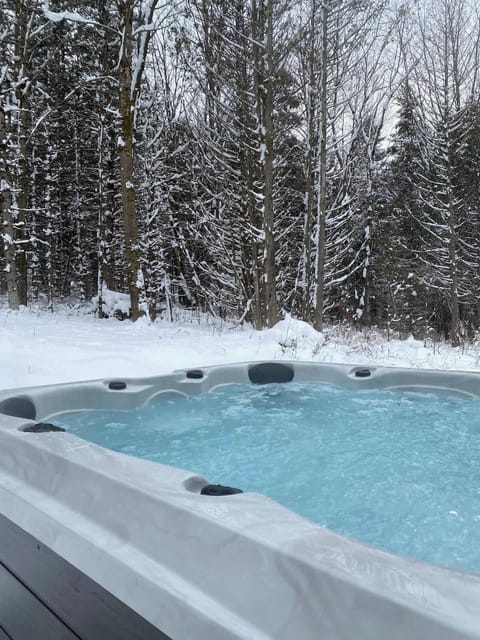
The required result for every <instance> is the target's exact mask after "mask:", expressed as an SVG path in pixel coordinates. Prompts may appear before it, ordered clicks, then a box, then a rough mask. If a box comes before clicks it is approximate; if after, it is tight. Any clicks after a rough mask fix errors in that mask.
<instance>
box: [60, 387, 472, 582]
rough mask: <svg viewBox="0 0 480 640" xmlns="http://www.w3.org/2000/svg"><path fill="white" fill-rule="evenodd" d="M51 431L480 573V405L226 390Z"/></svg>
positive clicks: (356, 394) (67, 418)
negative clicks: (64, 431) (199, 476)
mask: <svg viewBox="0 0 480 640" xmlns="http://www.w3.org/2000/svg"><path fill="white" fill-rule="evenodd" d="M57 423H58V424H61V425H63V426H65V427H66V428H67V430H68V431H70V432H72V433H75V434H77V435H79V436H80V437H82V438H85V439H86V440H90V441H92V442H96V443H97V444H100V445H102V446H104V447H107V448H109V449H113V450H115V451H121V452H123V453H127V454H130V455H133V456H138V457H140V458H146V459H147V460H154V461H156V462H162V463H165V464H169V465H173V466H177V467H182V468H184V469H188V470H191V471H194V472H196V473H199V474H202V475H204V476H205V477H206V478H207V479H208V480H209V482H211V483H214V484H216V483H220V484H226V485H230V486H234V487H239V488H241V489H243V490H244V491H255V492H258V493H263V494H266V495H268V496H270V497H271V498H273V499H275V500H277V501H278V502H280V503H281V504H283V505H284V506H286V507H288V508H290V509H292V510H293V511H296V512H297V513H299V514H301V515H303V516H305V517H306V518H309V519H310V520H313V521H314V522H317V523H318V524H320V525H324V526H326V527H328V528H329V529H332V530H333V531H337V532H338V533H342V534H344V535H347V536H351V537H353V538H356V539H358V540H363V541H365V542H368V543H370V544H372V545H375V546H378V547H382V548H384V549H388V550H389V551H393V552H395V553H398V554H401V555H405V556H412V557H415V558H420V559H423V560H427V561H429V562H433V563H436V564H441V565H446V566H449V567H453V568H457V569H463V570H466V571H476V572H480V545H479V544H478V541H479V537H480V401H479V400H469V399H461V398H456V397H445V396H443V397H441V396H436V395H433V394H431V395H429V394H416V393H406V392H389V391H381V390H378V391H368V392H367V391H346V390H342V389H337V388H333V387H329V386H323V385H314V384H299V383H290V384H286V385H266V386H249V385H229V386H224V387H220V388H218V389H215V390H214V391H212V392H211V393H208V394H203V395H200V396H193V397H183V396H179V397H175V398H170V399H163V400H161V401H158V402H157V403H156V404H154V405H151V406H148V407H142V408H139V409H135V410H131V411H88V412H75V413H69V414H63V415H62V416H60V417H59V418H58V420H57ZM231 499H232V500H235V497H234V496H233V497H232V498H231Z"/></svg>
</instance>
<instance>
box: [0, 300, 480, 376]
mask: <svg viewBox="0 0 480 640" xmlns="http://www.w3.org/2000/svg"><path fill="white" fill-rule="evenodd" d="M107 291H108V290H107ZM110 293H111V296H109V294H108V293H107V295H106V299H108V303H107V302H106V304H108V305H111V308H114V307H115V306H116V305H120V306H121V305H122V304H123V303H122V301H121V300H120V299H118V298H117V296H118V294H114V292H110ZM173 313H174V320H175V321H174V322H173V323H172V322H170V321H167V320H157V321H156V322H155V323H150V322H149V321H148V319H147V318H142V319H140V320H139V321H137V322H135V323H132V322H130V321H124V322H121V321H119V320H116V319H115V318H109V319H105V320H100V319H98V318H96V317H95V316H94V315H93V314H92V313H91V312H90V313H89V314H87V313H86V312H85V311H81V310H78V309H75V308H73V309H69V308H68V307H66V306H65V307H63V308H60V309H59V310H58V311H56V312H55V313H53V314H52V313H49V312H47V311H42V310H39V309H34V308H29V309H26V308H23V309H21V310H20V311H8V310H7V309H5V308H0V362H1V363H2V367H0V389H7V388H14V387H22V386H32V385H40V384H49V383H56V382H68V381H74V380H88V379H95V378H103V377H109V378H111V377H136V376H150V375H157V374H164V373H170V372H171V371H173V370H174V369H179V368H185V367H188V368H196V367H202V366H208V365H214V364H223V363H228V362H244V361H247V360H267V359H268V360H270V359H276V360H278V359H285V360H303V361H312V362H348V363H355V364H377V365H382V364H383V365H389V366H405V367H415V368H420V367H425V368H437V369H463V370H477V371H480V343H477V344H472V345H469V346H468V347H464V348H461V347H459V348H452V347H450V346H448V345H447V344H445V343H433V342H431V341H429V342H428V343H426V344H425V343H424V342H423V341H419V340H415V339H414V338H413V337H410V338H409V339H407V340H398V339H395V340H390V341H387V340H386V339H385V338H384V337H383V336H382V334H380V333H379V332H374V331H371V332H369V333H366V334H364V333H362V332H358V331H353V330H351V329H347V328H342V327H337V328H331V327H330V328H327V329H326V330H325V331H324V333H318V332H317V331H315V330H314V329H313V328H312V327H310V326H309V325H308V324H307V323H305V322H302V321H299V320H295V319H294V318H292V317H290V316H288V315H287V316H286V317H285V319H284V320H282V321H281V322H279V323H278V324H276V325H275V326H274V327H273V328H271V329H267V330H264V331H255V330H253V329H252V328H251V327H250V326H248V325H243V326H238V327H235V325H234V324H233V323H232V324H229V323H225V322H221V321H220V320H213V319H212V318H208V317H206V316H199V315H198V314H197V315H193V314H191V313H189V312H186V311H184V310H181V309H178V308H177V309H174V310H173Z"/></svg>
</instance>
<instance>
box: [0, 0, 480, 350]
mask: <svg viewBox="0 0 480 640" xmlns="http://www.w3.org/2000/svg"><path fill="white" fill-rule="evenodd" d="M479 25H480V16H479V10H478V7H477V6H476V3H474V2H470V1H469V0H421V1H419V2H416V3H402V2H400V1H397V0H374V1H373V2H372V1H370V2H362V1H359V0H323V1H320V0H302V1H301V2H293V1H291V0H230V1H228V2H227V1H226V0H210V1H207V0H177V1H176V0H163V2H162V1H161V0H113V1H112V2H107V3H97V2H95V0H90V1H87V0H81V1H80V2H78V3H76V4H75V5H73V4H72V3H71V2H70V0H66V1H65V2H60V1H59V0H54V1H53V2H51V3H50V4H49V6H48V8H47V6H46V5H45V4H44V3H42V2H39V1H38V0H0V100H1V109H0V181H1V186H0V190H1V199H0V202H1V215H2V230H1V242H0V293H1V294H3V295H5V296H6V299H7V301H8V305H9V307H10V308H11V309H18V308H19V307H20V306H21V305H28V304H31V303H35V302H38V301H41V302H42V303H45V304H46V305H48V306H49V308H51V309H54V307H55V304H56V302H57V301H59V300H72V301H77V302H85V301H88V300H91V299H92V298H93V297H94V296H98V315H99V316H102V314H103V312H104V311H103V307H102V296H103V294H104V292H105V291H107V290H115V291H123V292H125V293H129V295H130V300H131V318H132V319H133V320H135V319H136V318H138V317H140V316H141V315H144V314H148V315H149V316H150V318H151V319H152V320H154V319H155V318H156V317H157V316H159V315H161V314H164V315H165V316H166V317H170V316H171V312H172V309H173V308H174V307H175V306H176V305H182V306H184V307H188V308H192V309H198V310H200V311H205V312H207V313H210V314H213V315H216V316H221V317H224V318H227V317H228V318H236V319H237V320H240V321H243V320H245V321H248V322H251V323H252V324H253V326H254V327H255V328H258V329H260V328H263V327H269V326H272V325H274V324H275V323H276V322H277V320H278V319H279V318H280V317H281V315H282V313H283V312H288V313H291V314H293V315H294V316H296V317H298V318H300V319H303V320H306V321H308V322H309V323H311V324H312V325H313V326H315V328H317V329H318V330H322V328H323V325H324V323H325V322H328V323H348V324H352V325H357V326H362V327H363V326H366V327H370V326H378V327H380V328H386V329H387V330H388V331H390V330H391V331H399V332H400V333H401V334H402V335H405V336H406V335H408V334H410V333H412V334H413V335H415V336H416V337H427V336H429V335H442V336H445V337H446V338H448V339H449V340H450V341H451V343H452V344H453V345H459V344H460V343H461V342H463V341H465V340H468V339H471V338H473V337H474V336H475V335H476V334H478V331H479V330H480V92H479V72H480V26H479Z"/></svg>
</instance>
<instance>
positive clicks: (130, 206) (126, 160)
mask: <svg viewBox="0 0 480 640" xmlns="http://www.w3.org/2000/svg"><path fill="white" fill-rule="evenodd" d="M119 7H120V14H121V19H122V23H123V42H122V51H121V56H120V64H119V99H118V102H119V104H118V109H119V114H120V133H121V135H120V139H119V145H118V146H119V159H120V180H121V190H122V209H123V223H124V232H125V254H126V260H127V282H128V290H129V293H130V305H131V314H132V320H134V321H135V320H137V319H138V318H139V317H140V316H143V315H145V311H144V310H143V309H141V308H140V300H141V299H142V298H143V297H144V296H143V294H144V284H143V274H142V269H141V264H140V246H139V239H138V224H137V201H136V193H135V185H134V162H133V145H134V136H133V134H134V113H133V108H134V104H133V100H132V57H133V36H132V32H133V25H132V22H133V0H126V1H125V2H122V3H120V4H119Z"/></svg>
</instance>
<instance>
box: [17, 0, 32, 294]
mask: <svg viewBox="0 0 480 640" xmlns="http://www.w3.org/2000/svg"><path fill="white" fill-rule="evenodd" d="M15 5H16V7H15V8H16V11H15V13H16V16H17V20H16V24H15V66H16V73H15V75H16V77H17V86H16V90H15V97H16V102H17V106H18V109H19V111H18V114H17V118H16V125H17V132H16V134H17V145H18V160H17V165H18V166H17V172H18V173H17V185H16V188H17V189H16V190H17V193H16V201H17V202H16V204H17V211H16V221H15V240H16V247H15V253H16V255H15V261H16V267H17V269H16V271H17V273H16V277H17V289H18V301H19V303H20V304H21V305H26V304H27V252H26V243H27V233H26V227H25V213H26V210H27V201H28V196H27V193H28V156H27V128H28V110H27V104H26V91H27V87H26V83H25V80H26V77H25V66H26V57H27V44H28V31H29V29H28V17H27V8H26V6H25V2H24V0H17V1H16V3H15Z"/></svg>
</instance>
